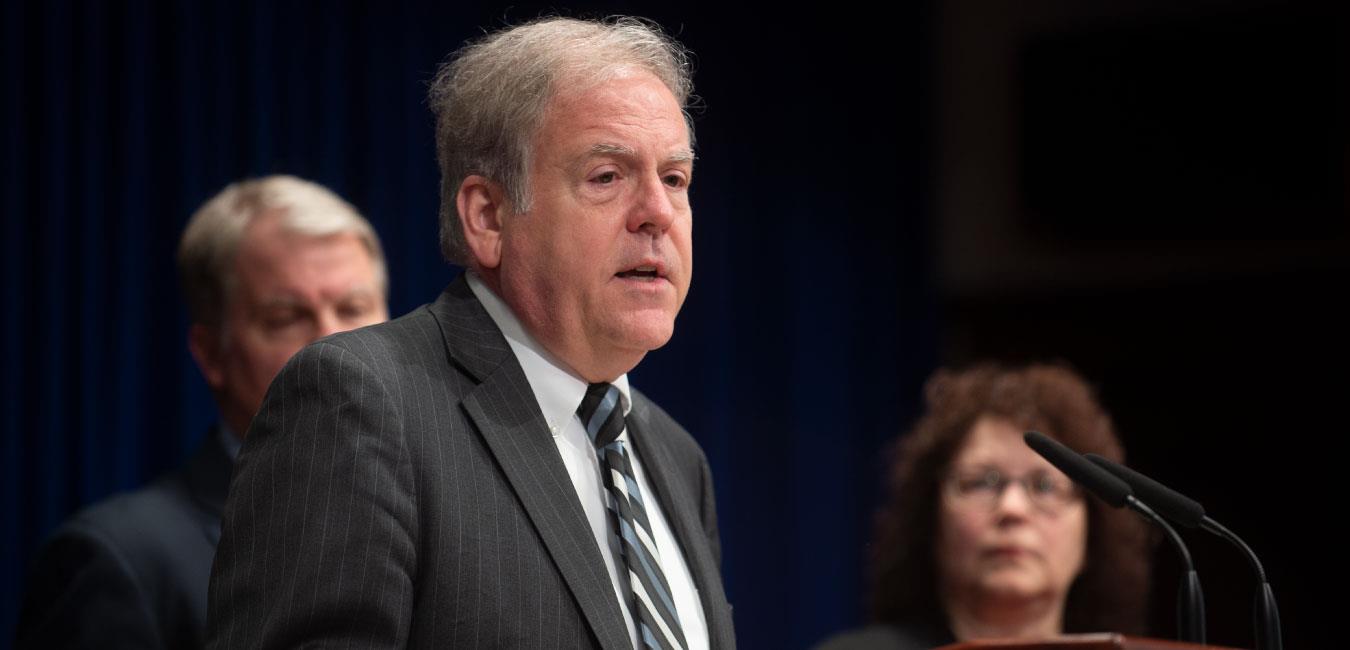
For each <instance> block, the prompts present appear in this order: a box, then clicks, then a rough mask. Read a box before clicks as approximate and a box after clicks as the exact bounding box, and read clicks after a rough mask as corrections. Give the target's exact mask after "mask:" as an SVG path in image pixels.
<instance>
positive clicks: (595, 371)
mask: <svg viewBox="0 0 1350 650" xmlns="http://www.w3.org/2000/svg"><path fill="white" fill-rule="evenodd" d="M464 273H465V278H466V280H467V281H468V283H469V288H470V289H471V290H472V291H473V292H474V295H475V296H477V297H478V301H479V302H480V303H482V304H483V306H484V307H485V308H486V309H487V310H488V313H489V315H491V316H492V317H493V320H494V321H496V322H497V327H498V328H499V329H501V330H502V334H503V335H505V336H506V337H507V338H508V339H512V338H514V339H516V340H517V341H519V342H522V343H524V344H526V345H527V346H529V347H530V348H531V349H533V350H535V351H536V352H538V353H539V355H540V356H542V357H544V358H545V359H547V360H548V361H549V363H552V364H553V365H556V366H558V367H559V368H562V369H563V370H565V371H566V372H567V373H568V374H571V375H573V376H575V377H576V378H578V379H580V380H582V381H584V382H586V383H588V384H593V383H597V382H613V381H614V380H615V379H617V378H618V377H620V376H622V375H625V374H627V373H628V371H629V370H632V369H633V368H634V367H636V366H637V364H638V362H639V361H641V360H642V357H643V356H646V353H645V352H644V353H642V354H639V355H637V358H635V359H629V358H625V359H622V360H619V361H617V362H616V361H615V360H613V359H603V358H600V355H596V354H590V353H589V352H588V351H584V350H583V351H575V350H566V349H562V346H560V345H556V344H555V345H550V338H551V337H549V336H546V335H544V334H547V333H545V332H538V331H535V329H534V328H532V327H531V323H529V322H528V320H527V319H524V318H521V317H520V313H521V312H520V310H519V309H517V308H516V307H515V306H514V305H512V304H511V302H510V301H509V300H508V299H507V297H506V296H505V295H503V293H502V290H501V282H500V281H499V278H498V276H497V274H496V273H495V272H483V271H481V270H473V269H466V270H465V271H464ZM503 312H504V313H503ZM506 314H509V316H510V318H509V319H503V318H501V316H503V315H506ZM504 320H509V322H503V321H504ZM629 356H631V355H629Z"/></svg>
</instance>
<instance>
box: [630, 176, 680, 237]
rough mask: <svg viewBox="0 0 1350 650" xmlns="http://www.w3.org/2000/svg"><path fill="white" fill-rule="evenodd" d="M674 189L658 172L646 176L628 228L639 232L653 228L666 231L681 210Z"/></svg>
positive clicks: (639, 189) (639, 190) (640, 187)
mask: <svg viewBox="0 0 1350 650" xmlns="http://www.w3.org/2000/svg"><path fill="white" fill-rule="evenodd" d="M672 193H673V190H672V189H671V188H670V186H669V185H666V183H665V181H664V180H663V179H662V178H661V177H660V176H659V175H656V174H653V175H651V176H650V177H648V178H645V179H644V180H643V182H642V184H641V185H640V186H639V188H638V198H637V202H636V204H635V205H634V206H633V211H632V213H631V214H630V215H629V218H628V229H629V230H631V231H633V232H638V231H640V230H643V229H651V230H654V231H656V232H665V231H666V230H667V229H669V228H670V225H671V224H672V223H674V222H675V218H676V216H678V214H679V211H678V209H677V208H676V207H675V197H674V196H672Z"/></svg>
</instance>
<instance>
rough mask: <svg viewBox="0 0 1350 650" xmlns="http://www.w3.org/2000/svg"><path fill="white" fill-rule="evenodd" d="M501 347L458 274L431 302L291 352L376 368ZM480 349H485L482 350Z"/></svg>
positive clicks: (419, 364) (406, 366)
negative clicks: (333, 358)
mask: <svg viewBox="0 0 1350 650" xmlns="http://www.w3.org/2000/svg"><path fill="white" fill-rule="evenodd" d="M505 349H506V343H505V340H504V339H502V336H501V332H499V331H498V330H497V329H496V326H495V325H494V324H493V323H492V320H491V318H490V317H488V316H487V313H486V312H485V311H483V308H482V306H481V305H479V304H478V301H477V299H476V298H474V297H473V295H472V293H470V292H469V289H468V286H467V284H466V283H465V282H464V281H463V280H456V281H455V282H452V283H451V284H450V286H449V287H447V288H446V290H445V291H444V292H442V294H441V296H440V297H439V298H438V299H437V300H436V301H435V302H431V303H427V304H424V305H422V306H420V307H417V308H416V309H413V310H412V311H410V312H408V313H406V314H404V315H402V316H400V317H398V318H395V319H393V320H390V321H388V322H384V323H379V324H376V325H370V326H367V327H362V328H360V329H355V330H350V331H346V332H340V333H337V334H333V335H331V336H328V337H325V338H322V339H319V340H318V341H315V342H314V343H311V344H310V345H308V346H306V347H305V348H304V349H303V350H301V351H300V353H299V354H297V355H296V358H299V359H301V360H314V359H316V358H317V357H322V356H328V357H330V358H332V357H333V355H334V353H335V352H336V353H337V355H336V356H337V357H339V358H350V359H352V360H354V361H356V362H358V363H361V364H362V365H365V366H367V367H369V368H371V369H373V370H375V371H376V372H377V373H380V374H387V373H389V372H400V371H406V370H416V369H419V368H420V369H423V370H426V369H429V364H432V365H436V366H443V365H444V364H445V363H446V362H447V361H448V360H451V359H454V358H465V357H470V358H471V357H478V356H488V357H497V356H500V355H499V354H495V353H494V352H500V351H501V350H505ZM485 353H486V354H485Z"/></svg>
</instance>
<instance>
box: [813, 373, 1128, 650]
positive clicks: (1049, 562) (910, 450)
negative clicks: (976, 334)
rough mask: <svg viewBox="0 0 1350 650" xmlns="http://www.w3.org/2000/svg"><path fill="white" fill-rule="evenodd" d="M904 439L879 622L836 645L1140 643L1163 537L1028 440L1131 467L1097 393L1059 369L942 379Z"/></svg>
mask: <svg viewBox="0 0 1350 650" xmlns="http://www.w3.org/2000/svg"><path fill="white" fill-rule="evenodd" d="M925 397H926V411H925V413H924V415H923V416H922V417H921V418H920V419H919V421H918V423H917V424H916V425H915V427H914V429H913V431H911V432H910V433H909V435H907V436H904V437H902V438H901V439H900V441H899V443H898V446H897V448H896V455H895V462H894V464H893V465H892V467H891V470H890V481H889V496H888V500H887V503H886V505H885V506H883V507H882V509H881V512H880V513H879V514H878V517H877V528H876V535H875V539H874V542H873V545H872V548H871V556H872V566H871V580H872V594H871V610H872V612H871V613H872V620H873V624H872V625H871V626H869V627H867V628H864V629H862V630H860V631H855V632H851V633H846V634H844V635H841V636H837V637H835V638H833V639H830V640H829V641H827V642H826V643H825V644H824V645H822V646H821V647H822V648H826V649H828V650H845V649H854V648H857V649H863V648H868V649H882V648H885V649H908V648H929V647H932V646H936V645H942V644H945V643H951V642H954V641H958V640H960V641H966V640H972V639H981V638H1017V639H1044V638H1050V637H1054V636H1058V635H1060V634H1064V633H1072V632H1097V631H1111V632H1126V633H1140V632H1142V631H1143V627H1144V617H1145V614H1146V611H1145V610H1146V598H1147V592H1148V587H1149V574H1150V561H1149V555H1148V551H1149V547H1150V544H1149V538H1148V535H1147V531H1146V530H1145V528H1144V525H1143V522H1142V521H1141V520H1139V519H1138V518H1137V517H1135V515H1133V514H1132V513H1129V512H1125V511H1123V510H1115V509H1112V508H1110V507H1109V506H1107V505H1105V504H1104V503H1102V502H1100V501H1098V500H1096V499H1095V498H1088V497H1085V496H1084V495H1083V494H1082V493H1081V492H1080V491H1079V490H1078V488H1077V487H1076V486H1074V485H1073V483H1072V482H1071V481H1070V480H1069V479H1068V477H1066V476H1064V474H1062V473H1061V472H1059V470H1057V469H1055V468H1054V467H1053V466H1051V465H1050V464H1049V463H1048V462H1047V461H1045V460H1044V459H1043V458H1041V457H1040V456H1039V455H1037V454H1036V453H1035V452H1034V451H1032V450H1031V449H1030V448H1028V447H1027V446H1026V444H1025V443H1024V442H1023V441H1022V434H1023V432H1025V431H1040V432H1042V433H1044V434H1046V435H1048V436H1050V437H1052V438H1055V439H1056V440H1058V441H1060V442H1062V443H1064V444H1065V445H1068V446H1069V447H1071V448H1073V449H1075V450H1077V451H1079V452H1084V453H1086V452H1093V453H1097V454H1100V455H1102V456H1105V457H1107V458H1110V459H1112V460H1115V461H1118V462H1119V461H1123V453H1122V449H1121V446H1120V441H1119V440H1117V439H1116V435H1115V432H1114V431H1113V430H1112V426H1111V420H1110V418H1109V417H1108V416H1107V414H1106V413H1105V412H1104V411H1103V410H1102V408H1101V406H1100V405H1099V404H1098V403H1097V400H1096V398H1095V397H1094V395H1093V393H1092V390H1091V389H1090V388H1089V387H1088V386H1087V384H1086V383H1085V382H1084V381H1083V380H1082V378H1080V377H1079V376H1078V375H1077V374H1076V373H1074V372H1073V371H1072V370H1069V369H1068V368H1066V367H1063V366H1057V365H1030V366H1026V367H1020V368H1008V367H1003V366H999V365H994V364H986V365H980V366H977V367H974V368H971V369H969V370H965V371H960V372H954V371H949V370H940V371H938V372H937V373H936V374H935V375H934V376H933V377H931V378H930V379H929V381H928V383H927V386H926V389H925Z"/></svg>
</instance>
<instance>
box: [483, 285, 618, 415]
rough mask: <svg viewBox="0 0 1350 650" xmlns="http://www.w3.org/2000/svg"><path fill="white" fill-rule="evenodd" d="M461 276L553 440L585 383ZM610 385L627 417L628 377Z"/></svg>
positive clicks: (502, 305) (497, 300)
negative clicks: (527, 384)
mask: <svg viewBox="0 0 1350 650" xmlns="http://www.w3.org/2000/svg"><path fill="white" fill-rule="evenodd" d="M464 274H465V278H466V279H467V280H468V283H469V289H470V290H472V291H473V295H474V296H476V297H477V298H478V302H479V303H482V305H483V309H485V310H487V313H488V316H491V317H492V322H494V323H496V324H497V329H499V330H501V332H502V336H504V337H506V343H507V344H508V345H510V346H511V351H512V352H514V353H515V355H516V361H518V362H520V368H521V370H524V371H525V378H526V379H528V380H529V382H530V389H531V390H532V391H534V399H535V401H537V402H539V410H540V411H541V412H542V413H543V414H544V421H545V422H546V423H548V427H549V431H550V432H551V433H552V434H553V435H555V436H556V435H558V432H559V431H561V430H562V428H563V426H564V425H565V424H567V421H568V419H569V418H572V417H575V416H576V413H577V407H578V406H579V405H580V404H581V398H583V397H585V396H586V385H587V384H586V380H584V379H582V378H581V377H578V376H577V375H576V374H575V373H573V372H572V371H571V370H570V369H569V368H568V367H567V365H566V364H564V363H563V362H561V361H559V360H558V359H557V357H554V356H553V355H552V354H551V353H549V351H548V350H546V349H544V346H543V345H540V343H539V342H538V341H536V340H535V338H534V337H533V336H531V335H530V333H529V332H527V331H525V327H524V326H523V325H522V324H521V322H520V319H518V318H516V315H515V313H513V312H512V311H511V308H510V307H509V306H508V305H507V304H506V302H505V301H503V300H502V299H501V297H499V296H498V295H497V294H496V293H494V292H493V291H492V289H490V288H488V286H487V285H486V284H484V283H483V280H482V278H480V277H478V274H477V273H474V272H473V271H467V270H466V271H465V272H464ZM610 383H612V384H614V386H615V387H616V388H618V389H619V396H620V401H621V402H622V404H623V414H624V415H625V416H626V415H628V411H630V410H632V408H633V400H632V398H631V397H630V395H629V388H628V374H627V373H624V374H622V375H619V377H618V378H617V379H615V380H614V381H612V382H610Z"/></svg>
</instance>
